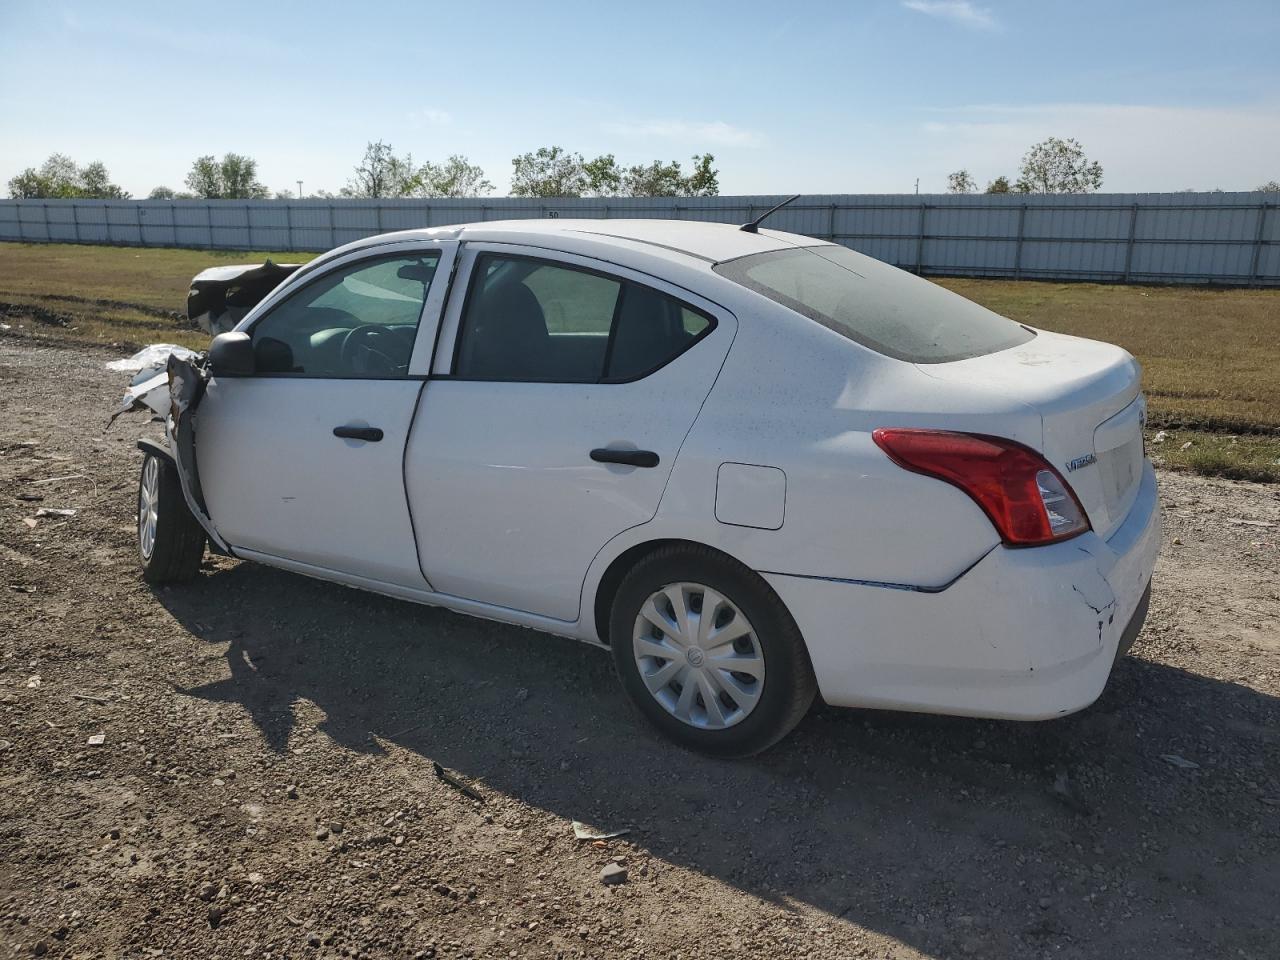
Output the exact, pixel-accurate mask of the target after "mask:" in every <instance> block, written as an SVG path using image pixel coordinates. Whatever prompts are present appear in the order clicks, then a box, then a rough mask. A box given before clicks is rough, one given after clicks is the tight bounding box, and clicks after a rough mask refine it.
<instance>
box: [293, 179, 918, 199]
mask: <svg viewBox="0 0 1280 960" xmlns="http://www.w3.org/2000/svg"><path fill="white" fill-rule="evenodd" d="M298 184H299V186H298V189H299V190H301V189H302V186H301V184H302V181H301V180H299V181H298ZM916 196H917V197H918V196H920V178H919V177H916Z"/></svg>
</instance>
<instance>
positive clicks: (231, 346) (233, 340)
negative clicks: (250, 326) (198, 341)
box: [209, 330, 254, 377]
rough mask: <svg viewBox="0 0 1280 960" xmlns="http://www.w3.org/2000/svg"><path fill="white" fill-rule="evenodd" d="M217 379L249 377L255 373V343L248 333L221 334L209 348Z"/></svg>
mask: <svg viewBox="0 0 1280 960" xmlns="http://www.w3.org/2000/svg"><path fill="white" fill-rule="evenodd" d="M209 366H210V367H212V368H213V375H214V376H215V377H247V376H250V375H251V374H252V373H253V370H254V362H253V341H252V340H250V339H249V335H248V334H247V333H237V332H236V331H234V330H233V331H231V332H230V333H220V334H218V335H217V336H216V337H214V338H213V343H212V345H210V347H209Z"/></svg>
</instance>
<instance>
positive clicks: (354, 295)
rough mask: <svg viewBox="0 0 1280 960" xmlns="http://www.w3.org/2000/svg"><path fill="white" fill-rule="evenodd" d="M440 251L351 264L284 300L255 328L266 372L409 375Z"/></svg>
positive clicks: (260, 365) (260, 360)
mask: <svg viewBox="0 0 1280 960" xmlns="http://www.w3.org/2000/svg"><path fill="white" fill-rule="evenodd" d="M439 258H440V255H439V254H438V253H435V252H428V253H415V254H397V255H396V256H389V257H379V258H377V259H376V260H361V261H358V262H356V263H351V264H347V265H346V266H343V267H339V268H338V269H336V270H333V271H331V272H329V273H326V274H324V275H322V276H320V277H318V278H317V279H315V280H313V281H311V282H310V283H308V284H307V285H306V286H304V287H302V288H301V289H300V290H298V291H296V292H295V293H293V294H291V295H290V296H289V297H288V298H287V299H285V300H283V301H281V302H280V303H278V304H276V306H274V307H273V308H272V309H271V310H270V311H269V312H268V313H267V314H266V316H264V317H263V318H262V319H261V320H260V321H259V322H258V323H256V324H255V325H254V327H253V329H252V330H251V331H250V336H251V337H252V339H253V349H254V356H255V361H256V368H257V370H258V372H260V373H277V374H296V375H299V376H309V377H349V378H357V379H381V378H388V377H392V378H394V377H403V376H405V375H406V374H407V373H408V372H409V357H410V355H411V354H412V353H413V341H414V337H415V336H416V335H417V332H418V321H419V320H420V319H421V317H422V307H423V304H424V303H425V302H426V299H427V291H428V290H429V289H430V288H431V281H432V280H433V279H434V277H435V272H436V265H437V264H438V263H439Z"/></svg>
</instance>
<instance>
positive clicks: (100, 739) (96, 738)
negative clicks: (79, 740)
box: [89, 733, 107, 747]
mask: <svg viewBox="0 0 1280 960" xmlns="http://www.w3.org/2000/svg"><path fill="white" fill-rule="evenodd" d="M106 742H107V735H106V734H105V733H95V734H94V735H93V736H92V737H90V738H89V746H91V747H100V746H102V745H103V744H104V743H106Z"/></svg>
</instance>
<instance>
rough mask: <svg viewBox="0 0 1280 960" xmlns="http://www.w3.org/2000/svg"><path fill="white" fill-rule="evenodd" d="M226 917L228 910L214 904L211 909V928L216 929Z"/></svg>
mask: <svg viewBox="0 0 1280 960" xmlns="http://www.w3.org/2000/svg"><path fill="white" fill-rule="evenodd" d="M225 915H226V908H225V907H220V906H218V905H217V904H214V905H213V906H212V907H210V908H209V926H211V927H216V926H217V925H218V924H220V923H221V922H222V918H223V916H225Z"/></svg>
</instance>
